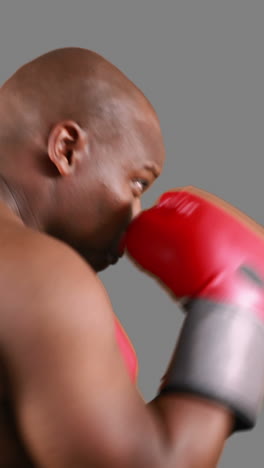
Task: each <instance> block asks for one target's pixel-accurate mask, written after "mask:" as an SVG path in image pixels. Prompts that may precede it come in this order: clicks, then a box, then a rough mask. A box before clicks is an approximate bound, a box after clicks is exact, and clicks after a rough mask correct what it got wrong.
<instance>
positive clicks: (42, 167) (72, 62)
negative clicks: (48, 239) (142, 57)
mask: <svg viewBox="0 0 264 468" xmlns="http://www.w3.org/2000/svg"><path fill="white" fill-rule="evenodd" d="M0 121H1V125H0V200H1V186H2V185H3V181H4V182H5V186H6V187H7V186H8V188H9V195H10V196H9V201H10V199H11V195H12V199H13V200H15V201H16V205H17V207H18V210H17V211H19V213H20V217H21V218H22V220H23V222H24V223H25V224H26V225H28V226H30V227H34V228H36V229H38V230H41V231H44V232H46V233H48V234H51V235H52V236H54V237H57V238H59V239H61V240H63V241H64V242H67V243H68V244H69V245H71V246H72V247H74V248H75V249H76V250H78V252H80V253H81V254H82V255H83V256H84V257H85V258H86V259H87V260H88V261H89V262H90V264H91V265H93V266H94V268H95V269H96V270H99V269H102V268H105V266H106V265H108V264H109V262H111V261H112V260H111V259H113V258H114V259H115V258H116V256H117V245H118V242H119V240H120V236H121V235H122V233H123V232H124V230H125V228H126V226H127V224H128V223H129V222H130V220H131V217H132V216H134V215H135V214H137V213H138V211H139V209H140V199H141V195H142V194H143V193H144V192H145V190H146V189H147V188H148V187H150V186H151V184H152V183H153V182H154V180H155V178H156V177H157V175H158V174H159V173H160V171H161V169H162V166H163V160H164V146H163V140H162V135H161V131H160V126H159V122H158V118H157V116H156V113H155V111H154V109H153V108H152V106H151V104H150V103H149V101H148V100H147V99H146V97H145V96H144V95H143V93H142V92H141V91H140V90H139V89H138V88H137V87H136V86H135V85H134V84H133V83H132V82H131V81H130V80H129V79H128V78H127V77H126V76H125V75H124V74H123V73H122V72H121V71H120V70H118V69H117V68H116V67H115V66H114V65H112V64H111V63H109V62H108V61H107V60H105V59H104V58H103V57H101V56H99V55H98V54H96V53H94V52H91V51H89V50H85V49H79V48H67V49H60V50H55V51H52V52H50V53H48V54H45V55H43V56H41V57H39V58H37V59H36V60H33V61H32V62H30V63H28V64H26V65H24V66H23V67H21V68H20V69H19V70H18V71H17V72H16V73H15V74H14V75H13V76H12V77H11V78H10V79H9V80H8V81H7V82H6V83H4V85H3V86H2V88H1V89H0ZM1 184H2V185H1ZM9 204H10V203H9ZM109 259H110V260H109Z"/></svg>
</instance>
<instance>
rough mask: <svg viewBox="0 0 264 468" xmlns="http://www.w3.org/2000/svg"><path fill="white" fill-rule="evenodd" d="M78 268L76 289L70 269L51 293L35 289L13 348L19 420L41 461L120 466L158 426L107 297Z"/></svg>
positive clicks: (45, 463) (46, 463) (89, 274)
mask: <svg viewBox="0 0 264 468" xmlns="http://www.w3.org/2000/svg"><path fill="white" fill-rule="evenodd" d="M81 270H82V268H81ZM81 273H82V274H78V275H76V282H78V287H75V286H74V285H73V284H71V280H72V274H71V275H65V278H64V280H63V281H59V283H58V284H57V285H56V289H57V291H56V293H55V292H53V294H51V292H50V293H49V292H47V291H46V299H45V298H43V297H41V294H42V293H40V297H39V300H38V307H37V308H36V310H31V312H30V313H29V312H28V313H27V315H28V316H29V318H27V317H26V318H25V321H24V323H23V333H21V335H20V337H19V339H17V340H16V342H15V343H14V345H13V349H12V352H10V361H9V365H10V369H11V385H12V386H13V395H14V404H15V408H16V414H17V419H18V422H19V425H20V428H21V432H22V436H23V437H24V440H25V443H26V444H27V446H28V447H29V450H30V452H31V453H32V454H33V457H34V458H35V460H36V461H37V462H38V463H39V464H40V466H56V467H60V466H63V467H66V466H77V465H78V464H80V466H82V463H83V462H84V461H85V463H87V460H89V462H91V463H92V466H107V465H109V464H111V463H115V466H119V465H118V463H119V462H120V460H121V459H122V457H121V454H122V453H124V454H126V453H127V452H128V451H129V450H130V447H131V446H136V445H137V444H138V442H139V441H140V443H142V441H143V439H144V437H146V436H147V434H149V435H150V432H152V431H153V430H154V431H155V427H154V425H153V421H152V419H151V417H150V414H149V412H148V411H147V409H146V407H145V404H144V402H143V401H142V399H141V397H140V395H139V393H138V392H137V390H136V388H135V387H134V386H133V385H132V384H131V380H130V378H129V375H128V372H127V370H126V368H125V364H124V361H123V359H122V356H121V354H120V350H119V348H118V345H117V342H116V334H115V324H114V317H113V311H112V308H111V304H110V302H109V299H108V296H107V295H106V293H105V291H104V288H103V286H102V285H101V283H100V281H99V280H98V278H96V277H94V275H93V273H92V272H88V271H86V269H85V268H84V271H82V272H81ZM67 282H68V283H67ZM47 297H48V299H47ZM35 302H36V298H35ZM148 426H149V429H150V431H149V430H148ZM137 437H138V439H139V440H138V441H137V442H136V440H135V439H136V438H137ZM140 443H139V445H140ZM110 461H111V463H110ZM121 466H122V465H121Z"/></svg>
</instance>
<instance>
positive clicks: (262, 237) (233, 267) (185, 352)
mask: <svg viewBox="0 0 264 468" xmlns="http://www.w3.org/2000/svg"><path fill="white" fill-rule="evenodd" d="M124 246H125V249H126V250H127V251H128V253H129V254H130V256H131V257H132V258H133V259H134V260H135V261H136V262H137V263H138V264H139V265H140V266H141V267H143V268H144V269H145V270H147V271H149V272H151V273H152V274H154V275H155V276H157V277H158V278H159V279H160V280H161V281H162V282H163V283H164V284H165V285H166V286H167V287H169V288H170V289H171V290H172V292H173V293H174V294H175V296H176V297H177V298H178V300H180V301H181V302H182V305H183V308H184V309H185V310H186V312H188V314H187V317H186V320H185V323H184V326H183V329H182V332H181V336H180V339H179V342H178V344H177V347H176V350H175V353H174V355H173V358H172V361H171V364H170V366H169V369H168V371H167V373H166V375H165V377H164V382H163V385H162V390H161V391H162V392H165V391H166V392H168V391H170V392H177V391H180V392H183V391H184V392H192V393H196V394H199V395H203V396H205V397H207V398H210V399H213V400H216V401H218V402H220V403H223V404H224V405H225V406H228V407H230V408H231V409H232V410H233V412H234V414H235V416H236V427H235V428H236V430H238V429H240V430H241V429H248V428H250V427H253V426H254V425H255V423H256V419H257V415H258V412H259V409H260V406H261V404H262V401H263V396H264V230H263V229H262V228H261V227H260V226H259V225H258V224H257V223H255V222H254V221H253V220H251V219H250V218H248V217H247V216H246V215H244V214H243V213H242V212H240V211H239V210H237V209H235V208H233V207H232V206H231V205H229V204H227V203H225V202H224V201H222V200H220V199H219V198H217V197H215V196H214V195H211V194H209V193H207V192H204V191H202V190H199V189H196V188H193V187H186V188H183V189H176V190H173V191H169V192H167V193H165V194H164V195H162V196H161V197H160V199H159V201H158V202H157V204H156V205H155V206H153V207H152V208H150V209H148V210H146V211H144V212H142V213H141V214H140V215H139V216H137V218H136V219H135V220H134V221H133V222H132V223H131V224H130V226H129V228H128V230H127V233H126V235H125V238H124Z"/></svg>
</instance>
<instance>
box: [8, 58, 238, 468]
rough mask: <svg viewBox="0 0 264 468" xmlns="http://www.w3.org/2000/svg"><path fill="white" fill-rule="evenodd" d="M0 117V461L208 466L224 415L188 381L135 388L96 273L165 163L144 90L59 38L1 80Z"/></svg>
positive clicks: (113, 255)
mask: <svg viewBox="0 0 264 468" xmlns="http://www.w3.org/2000/svg"><path fill="white" fill-rule="evenodd" d="M0 117H1V129H0V155H1V157H0V223H1V229H0V258H1V270H0V294H1V304H2V307H1V314H0V342H1V367H0V371H1V373H0V399H1V408H2V410H1V412H0V452H1V461H0V467H1V468H2V467H3V468H8V467H9V468H11V467H16V466H17V467H18V466H19V467H22V468H23V467H33V466H41V467H45V468H46V467H47V468H62V467H63V468H68V467H69V468H72V467H74V468H77V467H78V468H79V467H91V468H92V467H93V468H103V467H109V466H113V467H115V468H118V467H120V468H121V467H122V468H134V467H137V468H140V467H144V468H145V467H146V466H149V467H150V466H151V467H152V468H172V467H177V468H187V467H192V468H194V467H195V468H200V467H201V468H213V467H215V466H216V464H217V462H218V460H219V457H220V455H221V452H222V449H223V447H224V443H225V440H226V438H227V437H228V436H229V434H230V432H231V430H232V424H233V418H232V415H231V414H230V413H229V411H228V410H227V409H225V408H224V407H221V406H218V405H217V404H215V403H213V402H210V401H206V400H203V399H200V398H198V397H196V396H191V395H166V396H162V397H158V398H156V399H154V400H153V401H152V402H150V403H148V404H146V403H145V402H144V400H143V399H142V396H141V395H140V393H139V392H138V390H137V388H136V386H135V385H134V384H132V383H131V380H130V378H129V376H128V372H127V369H126V367H125V364H124V361H123V359H122V356H121V354H120V350H119V348H118V346H117V342H116V336H115V329H114V321H113V310H112V307H111V303H110V300H109V298H108V296H107V293H106V291H105V289H104V287H103V285H102V283H101V282H100V280H99V278H98V276H97V274H96V272H97V271H100V270H102V269H104V268H106V267H107V266H109V264H110V263H114V262H115V261H117V259H118V248H117V247H118V244H119V241H120V238H121V236H122V233H123V232H124V230H125V229H126V226H127V225H128V223H129V222H130V221H131V219H132V218H133V216H134V215H136V214H137V213H138V212H139V210H140V198H141V196H142V194H143V193H144V191H145V190H146V189H147V188H149V187H150V186H151V185H152V183H153V182H154V180H155V178H156V177H157V176H158V175H159V173H160V172H161V170H162V166H163V162H164V146H163V141H162V135H161V131H160V126H159V122H158V119H157V116H156V114H155V111H154V109H153V108H152V106H151V104H150V103H149V102H148V101H147V99H146V98H145V97H144V95H143V94H142V93H141V92H140V91H139V90H138V89H137V88H136V86H135V85H133V84H132V83H131V82H130V81H129V80H128V79H127V78H126V77H125V76H124V75H123V74H122V73H121V72H120V71H119V70H117V69H116V68H115V67H114V66H113V65H111V64H110V63H109V62H107V61H106V60H104V59H103V58H102V57H99V56H98V55H96V54H94V53H92V52H89V51H87V50H81V49H64V50H59V51H54V52H52V53H50V54H47V55H45V56H43V57H40V58H39V59H37V60H35V61H33V62H31V63H30V64H28V65H26V66H25V67H23V68H22V69H20V70H18V72H17V73H16V74H15V75H14V76H13V77H11V78H10V80H8V82H7V83H5V84H4V85H3V87H2V88H1V92H0Z"/></svg>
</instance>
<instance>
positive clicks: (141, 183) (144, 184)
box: [134, 179, 149, 192]
mask: <svg viewBox="0 0 264 468" xmlns="http://www.w3.org/2000/svg"><path fill="white" fill-rule="evenodd" d="M134 184H135V186H136V188H137V189H139V190H140V191H141V192H144V190H146V189H147V188H148V185H149V183H148V181H147V180H145V179H135V180H134Z"/></svg>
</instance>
